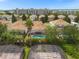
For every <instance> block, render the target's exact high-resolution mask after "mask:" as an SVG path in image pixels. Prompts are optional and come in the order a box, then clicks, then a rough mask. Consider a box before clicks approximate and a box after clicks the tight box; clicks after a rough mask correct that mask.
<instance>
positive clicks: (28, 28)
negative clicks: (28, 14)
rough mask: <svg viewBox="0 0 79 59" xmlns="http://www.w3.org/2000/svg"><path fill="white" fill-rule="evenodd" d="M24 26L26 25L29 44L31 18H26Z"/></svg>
mask: <svg viewBox="0 0 79 59" xmlns="http://www.w3.org/2000/svg"><path fill="white" fill-rule="evenodd" d="M26 26H27V35H28V36H29V37H30V45H31V44H32V43H31V29H32V26H33V23H32V20H31V19H28V20H27V21H26Z"/></svg>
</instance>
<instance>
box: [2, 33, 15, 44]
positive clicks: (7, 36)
mask: <svg viewBox="0 0 79 59" xmlns="http://www.w3.org/2000/svg"><path fill="white" fill-rule="evenodd" d="M14 41H15V35H13V34H11V33H10V32H8V31H7V32H5V33H2V35H1V42H2V43H4V44H12V43H14Z"/></svg>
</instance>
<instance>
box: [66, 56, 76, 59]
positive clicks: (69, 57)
mask: <svg viewBox="0 0 79 59" xmlns="http://www.w3.org/2000/svg"><path fill="white" fill-rule="evenodd" d="M67 57H68V59H75V58H73V57H71V56H70V55H67Z"/></svg>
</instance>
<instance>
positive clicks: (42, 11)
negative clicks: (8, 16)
mask: <svg viewBox="0 0 79 59" xmlns="http://www.w3.org/2000/svg"><path fill="white" fill-rule="evenodd" d="M77 12H79V9H46V8H45V9H33V8H31V9H18V8H16V9H15V11H14V13H15V14H34V15H37V14H39V15H42V14H49V13H60V14H63V13H67V14H76V13H77Z"/></svg>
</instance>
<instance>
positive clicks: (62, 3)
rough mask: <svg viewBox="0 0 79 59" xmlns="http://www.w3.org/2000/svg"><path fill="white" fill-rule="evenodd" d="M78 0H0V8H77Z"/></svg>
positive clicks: (78, 5)
mask: <svg viewBox="0 0 79 59" xmlns="http://www.w3.org/2000/svg"><path fill="white" fill-rule="evenodd" d="M78 2H79V0H38V1H37V0H0V9H1V10H8V9H9V10H11V9H16V8H19V9H29V8H34V9H45V8H47V9H79V3H78Z"/></svg>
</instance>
